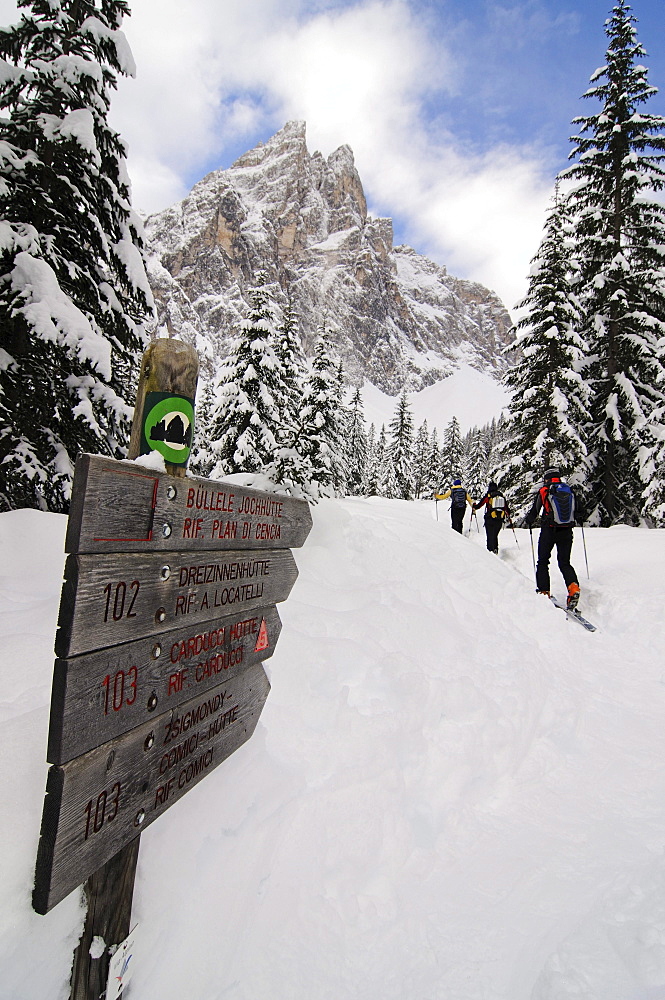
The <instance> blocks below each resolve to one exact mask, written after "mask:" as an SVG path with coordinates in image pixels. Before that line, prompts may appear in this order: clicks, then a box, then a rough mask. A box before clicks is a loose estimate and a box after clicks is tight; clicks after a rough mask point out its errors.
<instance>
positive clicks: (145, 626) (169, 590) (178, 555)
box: [55, 549, 298, 657]
mask: <svg viewBox="0 0 665 1000" xmlns="http://www.w3.org/2000/svg"><path fill="white" fill-rule="evenodd" d="M297 576H298V570H297V569H296V564H295V560H294V558H293V556H292V555H291V552H290V550H289V549H268V550H262V551H256V550H254V551H250V552H220V553H216V552H215V553H211V552H201V553H194V554H192V553H189V552H163V553H154V554H151V555H143V554H137V553H126V552H122V553H118V554H114V555H98V554H93V553H90V554H86V555H70V556H68V557H67V562H66V564H65V582H64V585H63V588H62V597H61V601H60V616H59V619H58V633H57V636H56V641H55V651H56V653H57V654H58V656H61V657H68V656H77V655H78V654H79V653H86V652H88V651H90V650H93V649H101V648H103V647H105V646H112V645H116V644H117V643H120V642H129V641H131V640H132V639H138V638H141V637H143V636H149V635H160V634H161V633H162V632H164V631H166V630H168V629H173V628H178V627H182V626H184V625H185V624H189V625H190V626H199V625H201V624H203V623H205V622H209V621H213V620H214V619H215V618H219V617H220V616H221V615H228V614H231V613H233V612H234V611H235V610H240V609H242V610H243V611H245V610H250V609H253V608H260V607H262V606H264V605H266V604H272V603H274V602H278V601H284V600H285V599H286V598H287V597H288V596H289V593H290V592H291V588H292V587H293V584H294V583H295V581H296V577H297Z"/></svg>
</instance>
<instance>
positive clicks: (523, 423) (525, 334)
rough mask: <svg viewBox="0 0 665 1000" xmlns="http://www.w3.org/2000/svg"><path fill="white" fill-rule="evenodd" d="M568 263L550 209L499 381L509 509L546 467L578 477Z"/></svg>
mask: <svg viewBox="0 0 665 1000" xmlns="http://www.w3.org/2000/svg"><path fill="white" fill-rule="evenodd" d="M569 258H570V245H569V243H568V242H567V240H566V234H565V219H564V215H563V211H562V209H561V206H560V205H558V204H557V205H555V207H554V208H553V209H552V211H551V212H550V214H549V216H548V218H547V222H546V225H545V233H544V236H543V240H542V242H541V244H540V248H539V250H538V253H537V254H536V256H535V257H534V258H533V261H532V267H531V274H530V277H529V287H528V292H527V295H526V297H525V298H524V300H523V301H522V302H521V303H520V308H521V309H523V310H525V312H524V315H523V316H522V318H521V319H520V321H519V323H518V324H517V326H516V327H515V328H514V333H515V340H514V342H513V345H512V346H513V347H514V348H517V349H519V352H520V353H519V358H518V361H517V362H516V364H515V365H514V366H513V367H512V368H511V369H510V370H509V372H508V374H507V376H506V379H505V382H506V385H507V386H508V388H509V389H510V390H511V393H512V395H511V401H510V404H509V420H508V427H507V439H506V441H505V442H504V444H503V446H502V450H501V454H502V457H503V463H502V467H501V473H500V480H501V483H502V486H503V487H504V488H505V489H506V490H507V495H508V496H509V497H510V499H511V501H512V503H513V506H514V507H515V510H516V511H517V510H520V509H521V508H522V507H523V506H524V504H525V503H526V502H527V499H528V497H529V493H530V489H531V485H532V483H533V481H534V479H537V478H538V477H539V476H541V475H542V473H543V470H544V469H545V468H546V467H547V466H548V465H556V466H559V468H560V469H561V470H562V472H563V475H564V476H565V477H566V478H567V479H571V478H576V479H583V478H584V471H585V462H586V447H585V444H584V427H585V424H586V420H587V414H588V406H589V389H588V385H587V383H586V382H585V381H584V378H583V374H582V370H583V366H584V362H585V355H586V344H585V342H584V341H583V340H582V338H581V337H580V334H579V332H578V330H579V327H580V325H581V319H580V309H579V305H578V302H577V299H576V297H575V295H574V294H573V291H572V289H571V287H570V281H569Z"/></svg>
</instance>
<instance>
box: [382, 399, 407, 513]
mask: <svg viewBox="0 0 665 1000" xmlns="http://www.w3.org/2000/svg"><path fill="white" fill-rule="evenodd" d="M389 430H390V440H389V443H388V468H389V478H388V496H391V497H395V498H396V499H399V500H413V415H412V413H411V408H410V406H409V399H408V396H407V394H406V391H405V392H403V393H402V395H401V396H400V398H399V402H398V403H397V407H396V409H395V414H394V416H393V419H392V420H391V422H390V426H389Z"/></svg>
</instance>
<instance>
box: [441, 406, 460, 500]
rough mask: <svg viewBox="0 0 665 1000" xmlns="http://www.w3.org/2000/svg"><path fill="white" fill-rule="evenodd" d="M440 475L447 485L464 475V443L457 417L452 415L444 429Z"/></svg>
mask: <svg viewBox="0 0 665 1000" xmlns="http://www.w3.org/2000/svg"><path fill="white" fill-rule="evenodd" d="M441 475H442V479H443V481H444V482H446V483H448V485H450V483H451V482H452V480H453V479H457V478H458V477H462V476H463V475H464V444H463V443H462V432H461V430H460V425H459V420H458V419H457V417H452V419H451V421H450V423H449V424H448V426H447V427H446V429H445V431H444V435H443V446H442V448H441Z"/></svg>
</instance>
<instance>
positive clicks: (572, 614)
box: [550, 597, 596, 632]
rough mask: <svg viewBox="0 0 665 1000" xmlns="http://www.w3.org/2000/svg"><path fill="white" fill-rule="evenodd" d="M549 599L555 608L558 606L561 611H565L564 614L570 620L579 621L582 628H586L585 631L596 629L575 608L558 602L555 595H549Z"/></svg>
mask: <svg viewBox="0 0 665 1000" xmlns="http://www.w3.org/2000/svg"><path fill="white" fill-rule="evenodd" d="M550 601H551V602H552V604H553V605H554V607H555V608H560V609H561V611H565V612H566V616H567V617H568V618H569V619H570V620H571V621H575V622H579V624H580V625H581V626H582V628H585V629H586V630H587V632H595V631H596V626H595V625H592V624H591V622H589V621H587V620H586V618H583V617H582V615H581V614H580V613H579V611H578V610H577V608H573V609H572V610H571V609H570V608H567V607H566V605H565V604H559V602H558V601H557V599H556V597H550Z"/></svg>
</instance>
